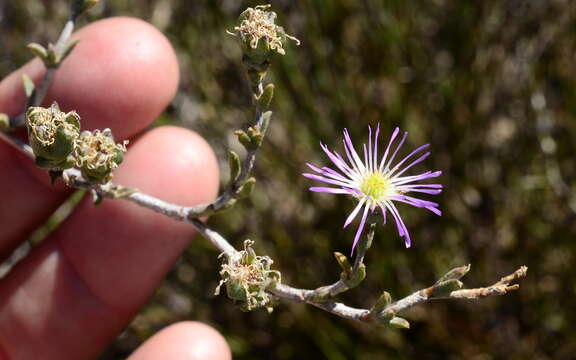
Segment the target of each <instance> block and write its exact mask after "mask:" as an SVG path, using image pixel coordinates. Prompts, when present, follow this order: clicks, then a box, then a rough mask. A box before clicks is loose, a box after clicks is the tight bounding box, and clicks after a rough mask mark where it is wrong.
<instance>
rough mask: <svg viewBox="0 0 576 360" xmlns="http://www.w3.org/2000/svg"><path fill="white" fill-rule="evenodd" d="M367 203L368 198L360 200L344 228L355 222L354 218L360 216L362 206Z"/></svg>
mask: <svg viewBox="0 0 576 360" xmlns="http://www.w3.org/2000/svg"><path fill="white" fill-rule="evenodd" d="M365 202H366V198H362V200H360V202H359V203H358V205H356V207H355V208H354V210H352V212H351V213H350V215H348V218H347V219H346V221H345V222H344V226H343V227H344V228H345V227H346V226H348V225H350V223H351V222H352V220H354V218H355V217H356V215H358V211H360V209H361V208H362V205H364V203H365Z"/></svg>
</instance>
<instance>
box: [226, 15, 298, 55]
mask: <svg viewBox="0 0 576 360" xmlns="http://www.w3.org/2000/svg"><path fill="white" fill-rule="evenodd" d="M268 8H270V5H259V6H256V7H255V8H248V9H246V10H245V11H244V12H242V14H240V16H239V17H238V21H239V25H238V26H236V27H234V32H229V34H231V35H239V36H240V39H241V40H242V46H243V48H244V55H245V56H246V57H248V58H249V59H250V60H251V62H253V63H254V64H263V63H265V62H266V61H267V60H268V58H269V57H270V56H272V55H273V54H274V53H275V52H276V53H278V54H281V55H284V54H285V53H286V52H285V51H284V44H285V43H286V39H290V40H293V41H295V42H296V44H297V45H300V41H299V40H298V39H296V38H295V37H293V36H290V35H288V34H286V33H285V32H284V29H283V28H282V27H281V26H278V25H276V24H275V23H274V21H275V20H276V13H275V12H274V11H268Z"/></svg>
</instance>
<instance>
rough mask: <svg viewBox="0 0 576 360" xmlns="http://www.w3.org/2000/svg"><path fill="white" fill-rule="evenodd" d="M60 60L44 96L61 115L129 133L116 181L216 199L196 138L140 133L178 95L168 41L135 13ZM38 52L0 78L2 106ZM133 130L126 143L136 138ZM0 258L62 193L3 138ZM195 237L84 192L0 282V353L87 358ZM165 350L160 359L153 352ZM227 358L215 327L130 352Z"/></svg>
mask: <svg viewBox="0 0 576 360" xmlns="http://www.w3.org/2000/svg"><path fill="white" fill-rule="evenodd" d="M76 36H78V37H79V38H80V39H81V42H80V43H79V44H78V46H77V47H76V49H75V50H74V51H73V53H72V54H71V55H70V56H69V57H68V58H67V59H66V60H65V61H64V63H63V65H62V66H61V68H60V69H59V70H58V71H57V73H56V78H55V80H54V83H53V85H52V87H51V90H50V92H49V93H48V97H47V102H46V104H49V103H50V102H52V101H54V100H56V101H57V102H58V103H59V105H60V107H61V108H62V109H63V110H64V111H70V110H76V111H77V112H78V113H79V114H80V116H81V117H82V127H83V129H88V130H93V129H95V128H100V129H103V128H107V127H109V128H111V129H112V131H113V133H114V136H115V139H116V140H117V141H121V140H123V139H131V146H129V151H128V153H127V155H126V159H125V161H124V163H123V164H122V165H121V167H120V168H118V169H117V170H116V171H115V173H114V181H115V182H116V183H118V184H122V185H127V186H132V187H135V188H138V189H141V190H143V191H145V192H147V193H149V194H151V195H154V196H157V197H159V198H162V199H165V200H167V201H172V202H176V203H179V204H182V205H193V204H198V203H203V202H208V201H210V200H212V199H213V198H214V197H215V196H216V194H217V190H218V178H219V175H218V166H217V163H216V159H215V156H214V154H213V152H212V150H211V149H210V147H209V145H208V144H207V143H206V142H205V141H204V140H203V139H202V138H201V137H200V136H198V135H197V134H195V133H192V132H190V131H188V130H185V129H181V128H175V127H162V128H156V129H154V130H151V131H148V132H146V133H144V134H142V132H143V131H144V129H145V128H146V127H147V126H148V125H149V124H150V123H151V122H152V121H153V120H154V119H155V117H156V116H157V115H158V114H160V112H161V111H162V110H163V109H164V107H165V106H166V105H167V104H168V103H169V101H170V100H171V99H172V97H173V96H174V93H175V91H176V87H177V84H178V76H179V74H178V65H177V60H176V57H175V55H174V51H173V49H172V48H171V46H170V44H169V43H168V41H167V40H166V39H165V38H164V37H163V36H162V35H161V34H160V33H159V32H158V31H157V30H155V29H154V28H152V27H151V26H150V25H148V24H146V23H144V22H142V21H139V20H135V19H129V18H112V19H106V20H102V21H98V22H95V23H93V24H91V25H89V26H87V27H85V28H84V29H82V30H81V31H79V32H78V34H77V35H76ZM43 72H44V69H43V66H42V65H41V63H40V61H39V60H34V61H32V62H30V63H28V64H27V65H25V66H24V67H23V68H21V69H19V70H17V71H16V72H14V73H13V74H11V75H10V76H8V77H7V78H5V79H4V80H3V81H2V82H1V83H0V111H1V112H4V113H8V114H9V115H17V114H18V113H21V112H22V111H23V109H24V104H25V97H24V92H23V89H22V84H21V76H22V74H27V75H28V76H30V77H31V78H32V79H33V80H35V82H36V83H38V82H39V81H40V80H41V77H42V75H43ZM136 136H139V137H138V138H136V139H134V137H136ZM0 174H2V176H1V177H0V189H2V200H0V259H5V258H6V256H7V255H8V254H10V252H11V251H12V250H13V249H14V248H15V247H16V246H18V244H19V243H20V242H21V241H23V240H24V239H26V237H27V236H28V235H29V234H30V233H31V232H32V231H33V230H34V229H36V228H37V227H38V226H39V225H41V224H42V223H43V222H44V221H45V220H46V218H47V217H48V216H49V215H50V214H51V213H52V212H53V211H54V210H55V209H56V208H57V207H58V206H59V205H60V204H61V203H62V202H63V201H64V200H65V199H66V197H67V196H68V195H69V194H70V191H71V190H70V189H68V188H66V187H65V186H64V185H62V184H61V182H59V183H57V184H56V185H51V184H50V183H49V177H48V174H47V173H46V171H43V170H41V169H38V168H36V167H35V165H34V164H33V162H32V161H30V159H29V158H27V157H26V156H24V154H22V153H21V152H20V151H19V150H17V149H16V148H14V147H12V146H11V145H9V144H8V143H6V142H4V141H3V140H2V139H0ZM192 235H193V230H192V227H191V226H190V225H189V224H184V223H181V222H176V221H174V220H172V219H169V218H167V217H165V216H162V215H160V214H157V213H154V212H152V211H150V210H148V209H144V208H140V207H138V206H136V205H134V204H132V203H129V202H125V201H104V203H103V204H101V205H100V206H98V207H94V205H92V203H91V199H89V198H88V199H85V200H84V201H83V202H82V203H81V204H80V205H79V206H78V208H77V209H76V211H75V212H74V213H73V214H72V215H71V216H70V217H69V218H68V219H67V220H66V221H65V222H64V224H62V226H61V227H59V228H58V229H57V230H56V231H55V232H54V233H52V234H51V235H50V236H49V237H48V238H47V239H46V240H45V241H44V242H43V243H42V244H41V245H40V246H38V247H37V248H34V249H33V250H32V252H31V253H30V254H29V256H27V257H26V258H25V259H24V260H23V261H21V262H20V263H19V264H18V265H16V266H15V267H14V268H13V269H12V271H11V272H10V273H9V274H8V275H7V276H6V277H5V278H3V279H1V280H0V309H1V310H0V359H44V360H50V359H59V360H62V359H92V358H96V357H97V356H98V355H99V354H101V353H102V351H103V350H104V349H105V348H106V346H108V345H109V344H110V342H111V341H113V339H114V338H115V337H116V336H117V335H118V333H119V332H120V331H122V329H123V328H125V327H126V325H127V324H128V323H129V321H130V320H131V318H132V317H133V316H134V315H135V314H136V313H137V312H138V310H139V309H140V307H142V305H144V303H145V302H146V300H147V299H148V297H149V296H150V295H151V294H152V293H153V292H154V289H155V288H156V287H157V286H158V284H159V283H160V282H161V281H162V278H163V276H164V275H165V273H166V272H167V271H169V270H170V268H171V267H172V266H173V264H174V262H175V261H176V259H177V258H178V256H179V254H180V253H181V252H182V251H183V250H184V249H185V248H186V246H187V244H188V241H189V240H190V238H191V236H192ZM160 354H161V355H160ZM158 358H162V359H200V358H201V359H230V358H231V355H230V350H229V348H228V345H227V344H226V342H225V340H224V338H223V337H222V336H221V335H220V334H218V333H217V332H216V331H215V330H213V329H212V328H210V327H208V326H206V325H202V324H199V323H194V322H188V323H180V324H176V325H173V326H171V327H169V328H167V329H165V330H163V331H161V332H160V333H158V334H157V335H156V336H154V337H153V338H151V339H150V340H149V341H148V342H146V343H145V344H144V345H143V346H142V347H140V348H139V349H138V350H137V351H136V352H135V353H134V354H133V355H132V356H131V357H130V359H131V360H143V359H158Z"/></svg>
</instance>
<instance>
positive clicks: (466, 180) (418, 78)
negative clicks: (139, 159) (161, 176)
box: [0, 0, 576, 360]
mask: <svg viewBox="0 0 576 360" xmlns="http://www.w3.org/2000/svg"><path fill="white" fill-rule="evenodd" d="M271 3H272V5H273V9H274V10H275V11H276V12H278V13H279V23H280V24H281V25H283V26H284V27H285V29H286V30H287V32H288V33H289V34H292V35H294V36H296V37H298V38H299V39H300V40H302V45H301V46H300V47H296V46H295V45H293V44H291V45H289V46H288V51H287V55H286V56H284V57H277V58H276V59H275V62H274V64H273V67H272V70H271V74H270V76H269V80H271V81H273V82H274V83H275V84H276V90H277V96H276V98H275V101H274V105H273V108H274V110H275V116H274V120H273V123H272V125H271V128H270V132H269V136H268V137H267V141H266V143H265V145H264V146H263V148H262V150H261V152H260V156H259V158H258V161H257V165H256V168H255V175H256V177H257V179H258V184H257V191H256V193H255V194H254V195H253V196H252V198H251V199H250V200H249V201H244V202H242V203H240V204H239V205H238V206H236V207H235V208H234V209H233V210H230V211H228V212H226V213H222V214H219V215H217V216H215V217H213V218H212V219H210V221H209V223H210V224H211V225H212V226H213V227H215V228H217V229H218V230H220V231H221V232H222V233H223V234H224V235H225V236H226V237H227V238H229V239H231V240H232V241H233V243H234V244H235V245H236V246H237V247H239V246H241V244H242V241H243V240H244V239H245V238H251V239H254V240H256V248H257V250H258V251H259V252H261V253H266V254H268V255H270V256H271V257H272V258H273V259H275V266H276V268H277V269H279V270H281V271H282V274H283V280H284V281H285V282H286V283H288V284H291V285H295V286H298V287H306V288H313V287H316V286H318V285H323V284H327V283H330V282H332V281H334V280H335V279H337V277H338V275H339V271H338V268H337V266H336V264H335V261H334V260H333V257H332V253H333V252H334V251H341V252H344V253H348V251H349V249H350V245H351V240H352V238H353V235H354V230H355V225H352V226H351V227H350V228H348V229H346V230H341V226H342V224H343V222H344V220H345V218H346V216H347V214H348V213H349V212H350V211H351V209H352V206H353V204H352V203H351V201H350V200H349V199H347V198H341V197H336V196H331V195H325V194H313V193H310V192H308V191H307V187H309V186H311V185H312V182H311V181H309V180H306V179H305V178H303V177H302V176H301V175H300V174H301V173H302V172H303V171H305V165H304V164H305V162H307V161H308V162H313V163H315V164H317V165H320V164H327V162H326V159H325V157H324V156H323V154H322V152H321V150H320V147H319V142H320V141H323V142H325V143H326V144H328V145H329V146H330V147H331V148H336V149H338V150H341V134H342V133H341V132H342V129H343V128H345V127H346V128H348V129H349V130H350V132H351V134H352V137H353V139H355V141H356V142H358V143H360V142H362V141H364V140H365V139H366V136H367V125H376V124H378V123H380V125H381V127H382V128H383V130H384V134H385V135H384V136H385V137H387V136H388V134H389V133H390V132H391V130H392V129H393V128H394V127H395V126H400V127H401V128H402V129H405V130H407V131H408V132H409V138H408V146H406V147H405V148H404V151H408V150H409V149H410V148H414V147H416V146H418V145H420V144H423V143H427V142H429V143H431V147H432V152H433V153H432V156H431V157H430V158H429V159H428V160H427V161H426V162H425V164H424V165H419V168H418V169H417V170H426V169H433V170H436V169H440V170H443V172H444V174H443V176H442V177H441V178H440V181H441V182H442V183H443V184H444V185H445V192H444V193H443V194H442V195H440V196H438V197H436V199H435V200H438V201H439V202H440V203H441V208H442V209H443V211H444V215H443V216H442V217H436V216H434V215H432V214H430V213H429V212H426V211H422V210H419V209H415V208H411V207H409V206H400V211H401V212H402V214H403V217H404V219H405V221H406V223H407V226H408V227H409V230H410V232H411V235H412V239H413V247H412V248H411V249H406V248H404V245H403V241H402V240H401V239H400V238H399V237H398V234H397V233H396V231H395V229H394V227H393V226H390V225H388V226H386V227H380V228H379V230H378V232H377V234H376V239H375V243H374V245H373V248H372V249H371V251H370V252H369V254H368V257H367V259H366V263H367V266H368V277H367V279H366V281H365V282H364V283H363V285H362V286H360V287H359V288H357V289H355V290H353V291H351V292H350V293H348V294H346V295H345V296H343V297H342V298H343V300H345V301H346V302H348V303H350V304H352V305H355V306H363V307H367V306H370V305H371V304H372V303H373V302H374V301H375V300H376V298H377V297H378V294H379V293H380V292H381V291H382V290H388V291H389V292H390V293H391V294H392V296H393V297H394V298H400V297H403V296H406V295H408V294H409V293H411V292H412V291H413V290H416V289H419V288H422V287H425V286H427V285H430V284H432V283H433V282H434V281H435V279H436V278H437V276H439V275H441V274H442V273H444V272H445V271H447V270H448V269H450V268H452V267H455V266H459V265H464V264H467V263H471V264H472V270H471V272H470V274H469V275H468V276H467V277H466V278H465V279H464V280H465V284H466V285H467V286H482V285H487V284H491V283H493V282H494V281H497V280H498V279H499V278H500V276H502V275H505V274H508V273H510V272H512V271H514V270H515V269H516V268H518V267H519V266H521V265H527V266H528V267H529V272H528V277H527V278H526V279H525V280H523V281H522V282H521V289H520V291H518V292H515V293H512V294H510V295H507V296H505V297H492V298H489V299H485V300H482V301H477V302H463V301H450V302H437V303H432V304H428V305H425V306H420V307H417V308H415V309H413V310H411V311H409V312H407V313H405V314H404V317H406V318H407V319H409V320H410V322H411V325H412V328H411V329H410V330H404V331H401V330H395V329H391V328H386V327H374V326H369V325H364V324H358V323H353V322H350V321H346V320H342V319H340V318H338V317H335V316H333V315H330V314H327V313H324V312H322V311H320V310H317V309H315V308H313V307H311V306H306V305H300V304H293V303H282V304H281V305H279V306H278V307H277V308H276V310H275V311H274V313H273V314H272V315H268V314H267V313H266V312H265V311H255V312H252V313H243V312H241V311H239V310H238V309H236V308H235V307H234V306H233V305H232V304H231V302H230V301H229V300H228V299H226V298H225V297H223V296H220V297H214V296H213V295H212V294H213V290H214V288H215V287H216V285H217V283H218V281H219V279H218V276H217V272H218V266H219V262H218V261H217V260H216V256H217V255H218V253H217V252H216V251H215V250H214V249H212V248H211V247H210V245H209V244H208V243H207V242H206V241H204V240H202V239H197V241H194V242H193V243H192V244H191V245H190V247H189V249H188V251H187V252H186V253H185V254H183V256H182V258H181V260H180V261H179V263H178V265H177V266H175V267H174V270H173V271H172V272H171V273H170V274H169V275H168V277H167V278H166V280H165V281H164V283H163V284H162V286H161V288H160V289H159V290H158V291H157V293H156V294H155V296H154V297H153V299H151V301H150V303H149V304H148V305H147V306H146V308H144V309H143V310H142V312H141V313H140V314H139V315H138V316H137V317H136V318H135V320H134V321H133V322H132V324H131V325H130V326H129V327H128V328H127V329H126V331H125V332H124V333H123V334H122V335H121V336H120V337H119V338H118V339H117V341H116V342H115V343H114V344H112V345H111V347H110V348H109V349H108V351H107V352H106V354H104V355H103V357H102V359H118V358H122V357H125V356H127V355H128V354H129V353H130V352H131V351H132V350H133V349H134V348H135V347H137V346H138V345H139V344H140V343H141V342H142V341H144V340H145V339H146V338H147V337H149V336H151V335H152V334H154V333H155V332H156V331H158V330H159V329H161V328H162V327H164V326H166V325H168V324H171V323H173V322H176V321H179V320H186V319H197V320H201V321H204V322H207V323H209V324H211V325H212V326H214V327H215V328H217V329H218V330H219V331H221V332H222V333H223V334H224V336H225V337H226V339H227V340H228V342H229V344H230V346H231V347H232V350H233V353H234V358H235V359H308V358H311V359H312V358H315V359H332V360H340V359H411V358H418V359H474V360H490V359H573V358H574V357H575V355H574V354H575V353H576V340H575V339H574V338H575V336H576V309H575V306H574V305H573V304H574V299H575V297H576V296H575V295H576V294H575V293H576V283H575V278H576V276H575V274H574V272H573V271H572V268H571V264H572V263H573V262H574V260H575V259H574V257H575V256H574V251H575V249H576V243H574V240H575V236H574V234H575V229H576V221H575V220H576V195H575V190H576V184H575V183H574V179H575V175H576V163H575V162H574V159H573V158H572V155H573V154H574V150H575V149H576V121H575V116H576V66H575V63H576V4H575V2H573V1H570V0H550V1H535V0H508V1H498V0H483V1H458V0H428V1H424V0H413V1H400V0H389V1H384V0H333V1H329V0H326V1H319V0H301V1H289V0H277V1H271ZM258 4H262V3H258V2H254V1H239V0H218V1H216V0H197V1H187V0H173V1H168V0H156V1H144V0H140V1H138V0H132V1H129V0H110V1H107V2H105V3H104V4H101V5H99V6H97V7H96V8H95V9H94V10H93V11H92V12H91V14H90V15H89V16H88V17H87V18H88V19H89V20H97V19H99V18H102V17H108V16H116V15H129V16H135V17H139V18H142V19H144V20H146V21H149V22H151V23H153V24H154V25H155V26H157V27H158V28H159V29H160V30H161V31H162V32H163V33H164V34H166V36H167V37H168V38H169V39H170V40H171V41H172V43H173V45H174V47H175V49H176V51H177V53H178V56H179V60H180V64H181V69H182V82H181V86H180V91H179V92H178V95H177V97H176V98H175V99H174V102H173V103H172V105H171V106H170V107H169V108H168V109H167V111H166V112H165V114H163V115H162V117H161V118H160V119H159V121H158V124H177V125H180V126H185V127H189V128H191V129H193V130H195V131H197V132H199V133H201V134H202V135H203V136H205V137H206V138H207V140H208V141H209V142H210V144H211V145H212V146H213V147H214V149H215V151H216V152H217V154H218V156H219V158H220V160H221V164H222V168H221V170H222V173H223V174H224V176H223V184H225V183H226V180H227V179H226V174H227V165H226V161H225V154H226V150H227V149H228V148H233V149H240V147H239V145H238V143H237V141H236V139H235V137H234V136H232V135H231V132H232V130H234V129H236V128H239V127H241V126H242V125H243V124H244V123H245V122H246V121H247V120H248V119H249V118H250V116H251V113H250V107H249V105H248V104H249V101H250V95H249V91H248V88H247V85H246V79H245V75H244V73H243V69H242V66H241V62H240V58H241V53H240V47H239V45H238V44H237V42H236V40H235V39H234V38H233V37H231V36H228V35H226V33H225V30H226V29H231V28H232V27H233V26H234V21H235V19H236V17H237V16H238V14H239V13H240V12H241V11H242V10H243V9H244V8H245V7H247V6H254V5H258ZM66 13H67V12H66V1H64V0H58V1H48V0H45V1H39V0H26V1H2V2H0V75H1V76H5V75H6V74H8V73H9V72H10V71H11V70H13V69H15V68H16V67H17V66H19V65H21V64H23V63H24V62H25V61H27V60H28V59H29V58H30V55H29V54H28V53H27V51H26V50H25V49H24V45H25V44H26V43H28V42H30V41H35V42H40V43H46V42H47V41H49V40H54V39H56V37H57V35H58V33H59V30H60V28H61V26H62V24H63V23H64V20H65V17H66ZM81 23H82V24H85V23H86V18H84V20H83V21H82V22H81ZM87 86H89V84H88V85H87ZM159 236H161V234H159Z"/></svg>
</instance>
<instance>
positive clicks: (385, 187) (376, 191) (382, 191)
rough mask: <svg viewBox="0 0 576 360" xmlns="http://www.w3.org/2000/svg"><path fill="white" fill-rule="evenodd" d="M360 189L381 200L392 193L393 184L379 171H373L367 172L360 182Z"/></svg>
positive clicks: (393, 191) (374, 198) (393, 192)
mask: <svg viewBox="0 0 576 360" xmlns="http://www.w3.org/2000/svg"><path fill="white" fill-rule="evenodd" d="M360 191H362V193H364V194H365V195H368V196H370V197H371V198H372V199H373V200H381V199H382V198H384V197H388V196H391V195H394V194H395V193H396V191H395V190H394V185H392V184H391V183H390V179H389V178H388V177H387V176H384V175H382V174H381V173H377V172H373V173H370V174H368V176H366V177H365V178H364V179H363V180H362V182H361V183H360Z"/></svg>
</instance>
